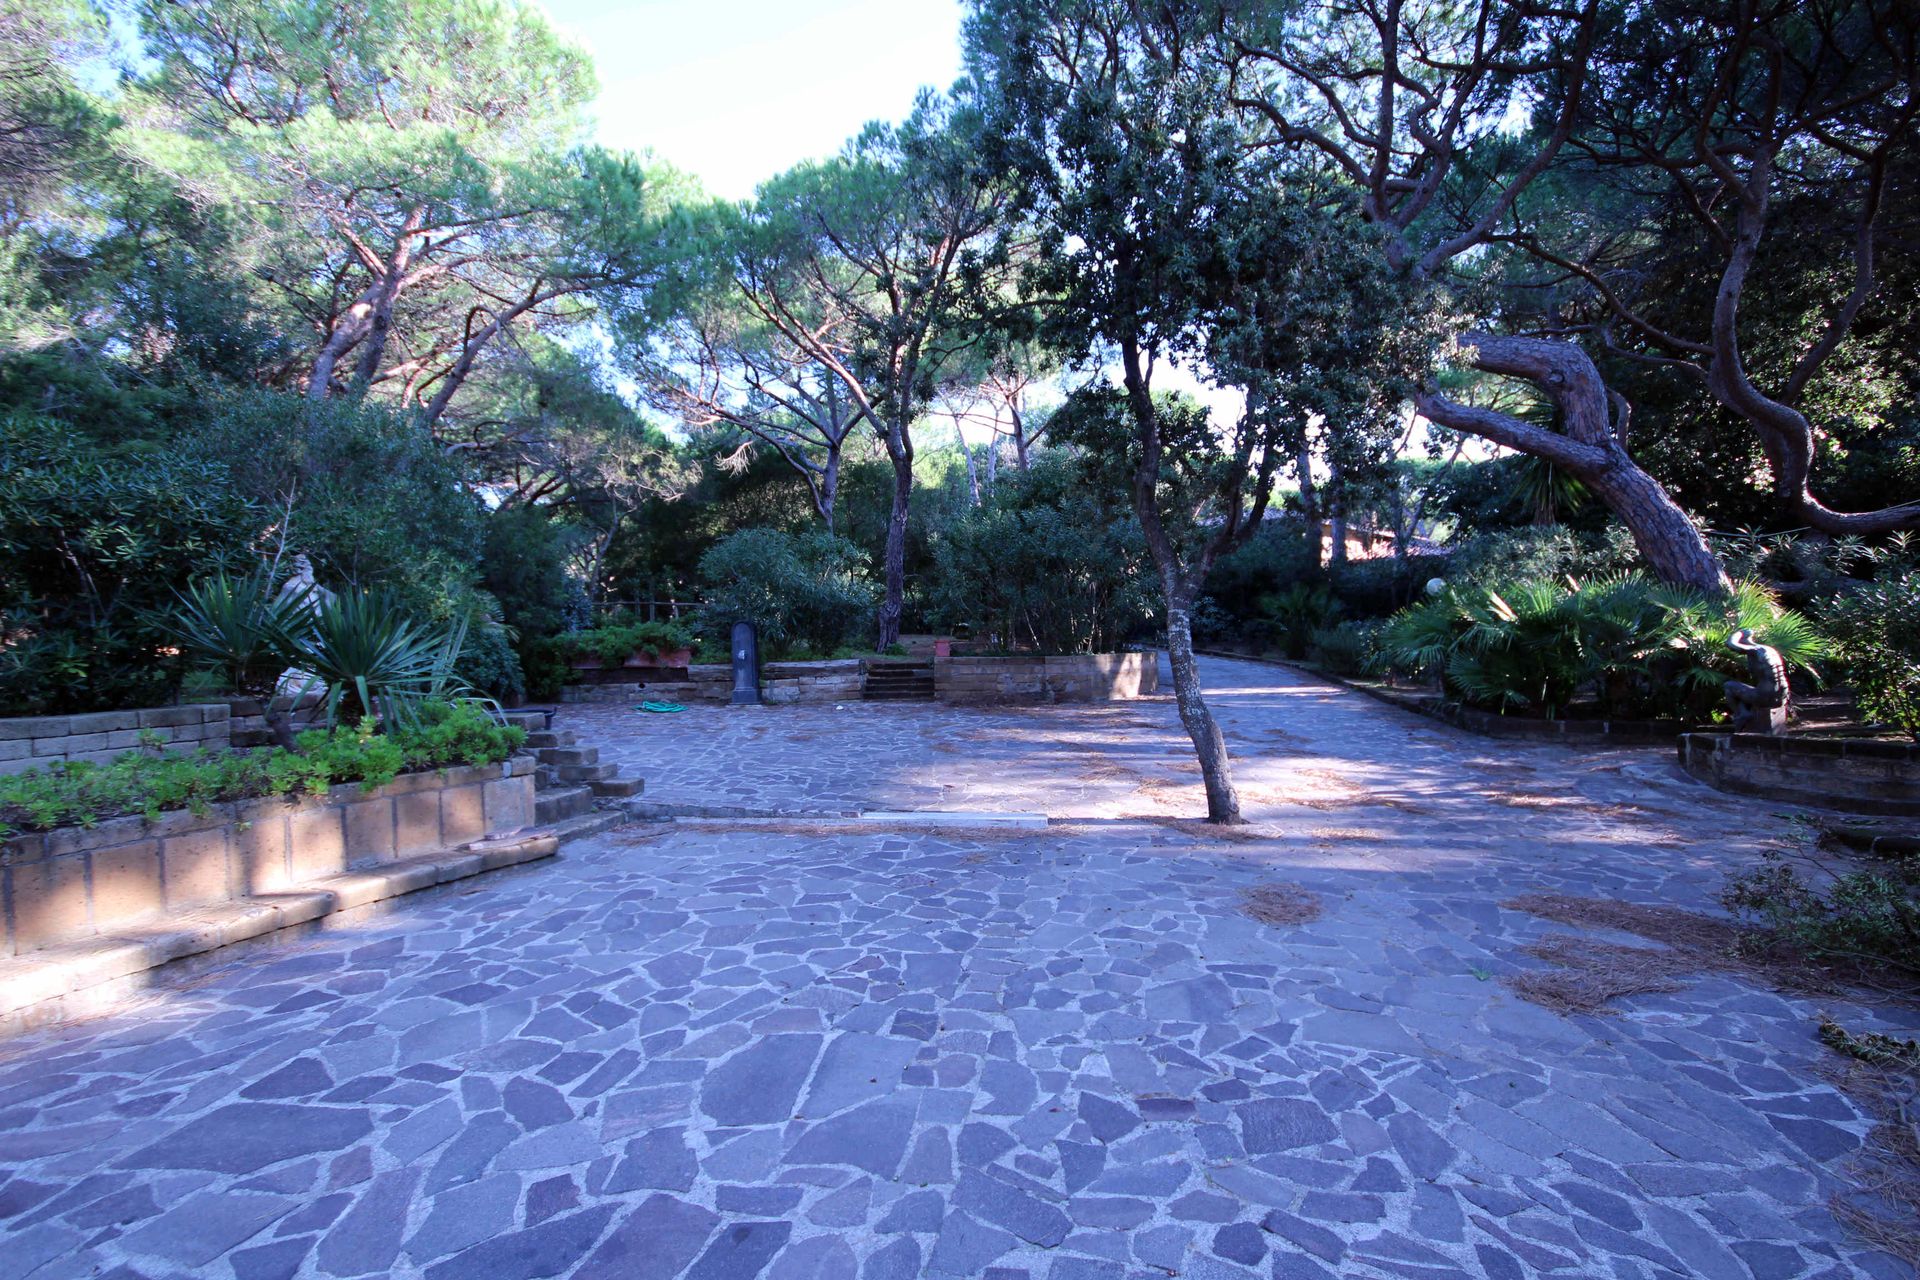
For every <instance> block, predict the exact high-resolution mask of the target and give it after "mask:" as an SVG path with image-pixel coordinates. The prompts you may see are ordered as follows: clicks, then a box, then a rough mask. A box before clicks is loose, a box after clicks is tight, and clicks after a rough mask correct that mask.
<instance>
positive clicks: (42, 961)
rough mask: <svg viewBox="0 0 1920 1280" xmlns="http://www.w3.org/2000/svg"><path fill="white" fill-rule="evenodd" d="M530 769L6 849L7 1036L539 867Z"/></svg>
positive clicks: (287, 802) (108, 825)
mask: <svg viewBox="0 0 1920 1280" xmlns="http://www.w3.org/2000/svg"><path fill="white" fill-rule="evenodd" d="M533 798H534V776H533V758H532V757H531V756H528V755H519V756H515V757H513V758H512V759H511V760H508V761H505V762H503V763H501V764H491V765H478V766H471V767H463V768H453V769H446V770H442V771H431V772H424V773H415V774H405V775H402V776H401V777H398V778H396V779H394V780H393V781H392V782H390V783H387V784H385V785H384V786H379V787H361V786H357V785H352V784H347V785H341V786H336V787H333V788H332V789H331V790H329V792H328V793H327V794H326V795H324V796H303V797H299V798H296V799H261V800H241V801H235V802H231V803H223V804H213V805H209V806H208V807H207V809H206V810H205V812H203V813H199V814H195V813H192V812H190V811H185V810H181V811H176V812H172V813H166V814H162V815H161V816H160V817H159V818H158V819H157V820H156V821H152V822H149V821H147V820H146V819H144V818H141V817H126V818H113V819H109V820H108V821H105V822H101V823H99V824H97V825H95V826H93V827H62V828H58V829H56V830H53V831H46V832H32V833H28V834H24V835H18V836H13V837H11V838H9V839H7V840H6V841H5V842H4V843H0V912H3V916H0V918H3V919H4V933H0V1032H3V1031H6V1030H9V1029H18V1028H19V1026H20V1025H30V1024H33V1023H34V1022H36V1021H38V1022H44V1021H49V1020H55V1019H53V1018H52V1017H51V1016H45V1017H39V1018H35V1017H33V1016H30V1015H31V1009H30V1007H31V1006H37V1005H41V1004H46V1003H49V1002H52V1003H53V1004H54V1005H56V1006H59V1007H60V1008H62V1009H65V1008H67V1007H69V1006H70V1005H71V1004H72V1003H73V1002H72V1001H71V1000H70V999H69V997H72V996H73V995H74V994H75V993H77V992H80V991H82V990H84V989H85V988H88V987H91V986H96V985H98V984H101V983H106V982H110V981H112V980H115V979H123V978H126V977H128V976H129V975H131V974H135V973H138V972H140V971H143V970H145V969H149V968H152V967H154V966H156V965H159V964H163V963H166V962H168V961H171V960H176V959H179V958H181V957H183V956H186V955H191V954H195V953H198V952H202V951H207V950H211V949H214V948H217V947H221V946H226V945H228V944H230V943H232V942H236V941H240V940H243V939H246V938H252V937H257V936H259V935H261V934H264V933H270V932H273V931H275V930H277V929H281V928H285V927H288V926H290V925H296V924H303V923H306V922H309V921H313V920H316V919H319V918H320V917H323V916H326V915H329V914H331V913H333V912H335V911H339V910H344V909H346V908H350V907H356V906H361V905H364V904H365V903H367V902H370V901H376V900H378V899H380V898H385V897H391V896H394V895H395V894H397V893H405V892H410V891H412V890H414V889H421V888H427V887H430V886H431V885H434V884H439V883H443V882H445V881H447V880H450V879H457V878H459V877H461V876H463V875H474V874H477V873H479V872H481V871H487V870H492V869H493V868H495V867H497V866H505V865H511V864H512V863H515V862H521V861H526V860H527V859H529V858H532V857H544V856H547V855H549V854H551V853H552V852H553V851H554V849H555V848H556V847H557V844H556V842H555V841H554V840H553V839H552V837H550V836H542V835H539V834H537V833H536V834H533V835H522V834H521V833H522V832H524V831H525V830H526V829H527V828H529V827H531V826H532V824H533V820H534V817H533V815H534V804H533Z"/></svg>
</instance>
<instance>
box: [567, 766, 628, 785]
mask: <svg viewBox="0 0 1920 1280" xmlns="http://www.w3.org/2000/svg"><path fill="white" fill-rule="evenodd" d="M554 772H555V773H557V774H559V775H560V781H561V782H562V783H563V784H566V783H574V782H604V781H606V780H607V779H608V778H613V777H617V776H618V775H619V773H620V766H619V765H617V764H563V765H559V766H557V767H556V768H555V769H554Z"/></svg>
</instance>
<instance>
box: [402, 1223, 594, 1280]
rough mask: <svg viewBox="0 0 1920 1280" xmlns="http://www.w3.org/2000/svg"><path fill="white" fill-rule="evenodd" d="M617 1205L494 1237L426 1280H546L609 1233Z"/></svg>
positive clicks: (441, 1265) (429, 1274)
mask: <svg viewBox="0 0 1920 1280" xmlns="http://www.w3.org/2000/svg"><path fill="white" fill-rule="evenodd" d="M611 1217H613V1206H612V1205H608V1204H603V1205H598V1206H596V1207H594V1208H592V1209H587V1210H585V1211H583V1212H581V1213H573V1214H568V1215H567V1216H566V1217H564V1218H550V1219H548V1220H547V1221H545V1222H543V1223H541V1224H540V1225H539V1226H537V1227H531V1228H529V1229H527V1230H525V1231H513V1232H508V1233H506V1234H504V1235H499V1236H495V1237H494V1238H493V1239H491V1240H488V1241H486V1242H485V1243H483V1244H477V1245H475V1246H474V1247H473V1248H471V1249H468V1250H467V1251H466V1252H465V1253H456V1254H455V1255H453V1256H452V1257H451V1258H448V1259H446V1260H444V1261H442V1262H436V1263H434V1264H433V1265H432V1266H430V1267H428V1268H427V1280H474V1277H478V1276H485V1277H486V1278H487V1280H541V1278H542V1277H546V1276H557V1275H560V1274H561V1273H563V1272H565V1271H566V1270H567V1269H568V1268H570V1267H572V1266H573V1264H574V1263H576V1262H578V1261H579V1260H580V1258H581V1256H582V1255H583V1254H585V1253H586V1251H587V1250H589V1249H591V1248H592V1247H593V1242H594V1241H595V1240H598V1239H599V1238H600V1233H601V1232H602V1231H604V1230H605V1229H606V1225H607V1220H608V1219H609V1218H611Z"/></svg>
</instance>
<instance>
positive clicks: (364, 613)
mask: <svg viewBox="0 0 1920 1280" xmlns="http://www.w3.org/2000/svg"><path fill="white" fill-rule="evenodd" d="M466 631H467V624H466V622H465V620H461V621H459V622H457V623H455V624H454V625H453V626H450V627H436V626H431V625H427V624H423V623H419V622H416V621H414V620H413V619H411V618H409V617H408V616H407V615H406V613H405V611H404V610H403V609H402V608H401V606H400V604H399V601H398V600H397V599H396V598H395V597H394V596H393V595H392V594H391V593H390V592H387V591H381V590H375V591H366V590H352V591H344V592H341V593H340V594H339V595H337V596H335V597H334V598H333V599H332V600H329V601H327V602H326V603H324V604H323V605H321V607H320V608H319V610H318V611H317V612H316V613H315V615H314V619H313V629H312V632H311V633H310V634H309V636H308V637H307V638H306V639H305V640H304V641H303V642H302V644H301V647H300V657H299V665H300V666H301V668H302V669H303V670H306V671H308V672H310V673H311V679H310V680H309V682H308V686H309V688H311V687H313V686H315V685H318V686H323V687H324V688H325V690H326V696H325V698H324V700H323V703H322V705H323V707H324V710H325V714H326V717H327V719H328V720H329V721H333V722H338V723H347V724H357V723H359V722H360V721H361V720H363V719H365V718H367V717H369V716H380V717H382V718H383V719H389V720H392V721H395V722H398V723H403V724H404V723H408V722H410V721H412V720H413V719H414V718H416V715H417V710H418V707H419V705H420V704H421V703H422V702H423V701H425V700H427V699H430V698H446V697H452V696H460V695H463V694H465V693H467V692H468V690H467V689H466V687H465V685H464V683H463V682H461V681H460V680H459V678H458V677H457V676H455V675H454V673H453V667H454V663H455V662H457V661H458V660H459V657H460V650H461V648H462V647H463V646H464V645H465V643H466ZM304 692H305V691H304V690H303V693H304Z"/></svg>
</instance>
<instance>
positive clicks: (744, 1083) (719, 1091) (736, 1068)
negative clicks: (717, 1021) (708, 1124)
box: [700, 1035, 821, 1125]
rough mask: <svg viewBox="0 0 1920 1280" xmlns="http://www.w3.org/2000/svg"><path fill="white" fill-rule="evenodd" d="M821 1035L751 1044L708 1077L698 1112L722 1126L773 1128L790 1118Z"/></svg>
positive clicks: (791, 1037) (701, 1089)
mask: <svg viewBox="0 0 1920 1280" xmlns="http://www.w3.org/2000/svg"><path fill="white" fill-rule="evenodd" d="M820 1040H821V1037H819V1036H810V1035H775V1036H768V1037H767V1038H766V1039H764V1040H760V1041H758V1042H757V1043H754V1044H750V1045H748V1046H747V1047H746V1048H744V1049H741V1050H740V1051H739V1052H738V1053H735V1054H734V1055H733V1056H731V1057H729V1058H728V1059H726V1060H725V1061H724V1062H722V1063H720V1065H719V1066H717V1067H715V1068H714V1069H713V1070H712V1071H710V1072H709V1073H708V1074H707V1077H706V1079H705V1081H704V1082H702V1084H701V1086H700V1109H701V1110H702V1111H704V1112H705V1113H706V1114H707V1115H709V1116H711V1117H712V1118H713V1119H714V1121H715V1122H716V1123H719V1124H724V1125H752V1124H777V1123H779V1122H780V1121H783V1120H786V1119H788V1118H789V1117H791V1116H792V1115H793V1112H794V1104H795V1102H796V1101H797V1100H798V1099H799V1097H800V1087H801V1086H802V1085H803V1084H805V1083H806V1080H807V1074H808V1072H809V1071H810V1070H811V1069H812V1067H813V1060H814V1059H815V1058H816V1057H817V1056H819V1053H820Z"/></svg>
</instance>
